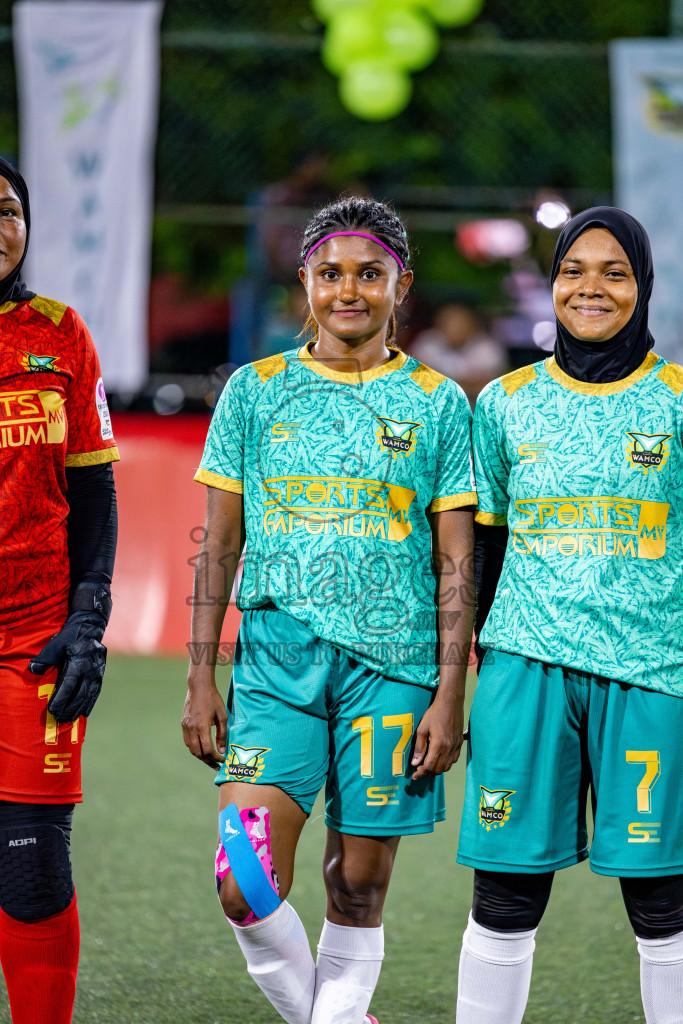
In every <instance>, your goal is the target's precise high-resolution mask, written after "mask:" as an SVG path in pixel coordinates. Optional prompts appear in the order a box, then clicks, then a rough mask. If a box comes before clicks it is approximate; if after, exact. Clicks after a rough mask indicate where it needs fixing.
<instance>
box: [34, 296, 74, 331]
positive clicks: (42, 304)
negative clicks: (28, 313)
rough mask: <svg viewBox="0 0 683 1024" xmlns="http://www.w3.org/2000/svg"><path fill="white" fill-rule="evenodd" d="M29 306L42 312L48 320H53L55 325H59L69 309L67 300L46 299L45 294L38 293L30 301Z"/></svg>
mask: <svg viewBox="0 0 683 1024" xmlns="http://www.w3.org/2000/svg"><path fill="white" fill-rule="evenodd" d="M29 306H30V307H31V309H35V310H36V311H37V312H38V313H42V314H43V316H46V317H47V318H48V320H52V323H53V324H54V325H55V327H59V325H60V324H61V322H62V318H63V317H64V314H65V313H66V310H67V305H66V303H65V302H57V300H56V299H46V298H45V296H44V295H36V296H35V297H34V298H33V299H31V301H30V302H29Z"/></svg>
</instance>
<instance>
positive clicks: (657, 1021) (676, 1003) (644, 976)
mask: <svg viewBox="0 0 683 1024" xmlns="http://www.w3.org/2000/svg"><path fill="white" fill-rule="evenodd" d="M636 938H637V939H638V952H639V953H640V992H641V995H642V998H643V1009H644V1010H645V1020H646V1021H647V1024H680V1022H681V1021H683V932H677V934H676V935H670V936H669V937H668V938H666V939H641V938H638V936H636Z"/></svg>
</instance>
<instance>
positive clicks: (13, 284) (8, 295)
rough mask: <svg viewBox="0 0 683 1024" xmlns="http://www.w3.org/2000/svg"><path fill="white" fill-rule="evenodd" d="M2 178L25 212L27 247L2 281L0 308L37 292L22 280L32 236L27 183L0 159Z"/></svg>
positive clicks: (30, 297)
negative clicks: (22, 270) (31, 290)
mask: <svg viewBox="0 0 683 1024" xmlns="http://www.w3.org/2000/svg"><path fill="white" fill-rule="evenodd" d="M0 177H2V178H5V179H6V180H7V181H8V182H9V183H10V185H11V186H12V188H13V189H14V191H15V192H16V194H17V196H18V198H19V201H20V203H21V208H22V210H23V212H24V221H25V222H26V245H25V246H24V252H23V255H22V257H21V259H20V260H19V262H18V263H17V265H16V267H15V268H14V270H13V271H12V273H11V274H8V275H7V277H4V278H3V279H2V281H0V306H1V305H3V304H4V303H5V302H24V301H25V300H26V299H32V298H33V297H34V295H35V292H30V291H29V290H28V288H27V287H26V285H25V284H24V282H23V281H22V280H21V276H20V275H21V265H22V263H23V262H24V260H25V259H26V253H27V252H28V240H29V236H30V234H31V207H30V205H29V201H28V188H27V187H26V182H25V181H24V179H23V178H22V176H21V175H20V174H19V171H17V170H16V169H15V168H14V167H12V165H11V164H10V163H8V162H7V160H3V159H2V157H0Z"/></svg>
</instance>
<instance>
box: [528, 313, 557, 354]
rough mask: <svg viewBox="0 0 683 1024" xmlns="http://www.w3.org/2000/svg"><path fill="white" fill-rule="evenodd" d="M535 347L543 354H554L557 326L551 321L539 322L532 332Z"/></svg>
mask: <svg viewBox="0 0 683 1024" xmlns="http://www.w3.org/2000/svg"><path fill="white" fill-rule="evenodd" d="M531 337H532V338H533V342H534V345H536V347H537V348H540V349H542V350H543V352H552V350H553V349H554V348H555V324H554V323H552V322H551V321H550V320H539V322H538V323H537V324H534V326H533V330H532V332H531Z"/></svg>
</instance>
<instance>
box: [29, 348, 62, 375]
mask: <svg viewBox="0 0 683 1024" xmlns="http://www.w3.org/2000/svg"><path fill="white" fill-rule="evenodd" d="M57 359H58V356H34V355H33V353H32V352H24V354H23V355H22V357H21V365H22V366H23V367H24V369H25V370H30V371H31V373H36V372H37V371H38V370H54V369H55V363H56V362H57Z"/></svg>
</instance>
